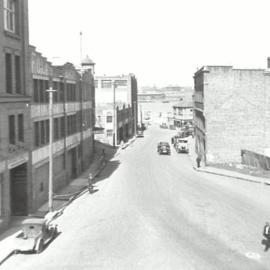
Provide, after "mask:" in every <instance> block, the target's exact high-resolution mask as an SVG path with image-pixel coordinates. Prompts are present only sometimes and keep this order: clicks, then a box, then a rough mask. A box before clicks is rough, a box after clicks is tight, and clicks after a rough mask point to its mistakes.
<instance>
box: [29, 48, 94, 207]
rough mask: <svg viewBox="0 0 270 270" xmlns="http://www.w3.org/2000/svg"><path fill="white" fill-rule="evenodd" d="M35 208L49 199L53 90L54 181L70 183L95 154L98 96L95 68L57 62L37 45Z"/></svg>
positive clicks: (33, 117)
mask: <svg viewBox="0 0 270 270" xmlns="http://www.w3.org/2000/svg"><path fill="white" fill-rule="evenodd" d="M30 49H31V53H30V55H31V56H30V59H31V70H32V87H31V89H32V92H31V96H32V104H31V124H32V135H33V143H32V159H31V165H32V176H33V177H32V184H31V187H32V196H31V197H32V200H31V201H32V210H36V209H37V208H38V207H39V206H41V205H42V204H43V203H44V202H46V201H47V199H48V178H49V115H48V112H49V104H48V103H49V98H48V92H46V90H47V89H49V87H50V86H52V88H53V89H54V90H56V91H55V92H54V93H53V140H54V141H53V155H54V157H53V159H54V160H53V165H54V169H53V184H54V191H57V189H59V188H61V187H63V186H65V185H66V184H67V183H68V182H69V180H70V179H73V178H75V177H76V176H78V175H79V174H80V173H81V171H82V170H84V169H85V168H87V166H89V164H90V162H91V159H92V157H93V154H94V135H93V128H94V124H95V106H94V104H95V100H94V98H95V96H94V93H95V91H94V79H93V75H92V72H91V70H88V69H87V68H85V67H83V69H82V70H79V71H78V70H76V69H75V67H74V66H73V65H72V64H70V63H66V64H64V65H62V66H53V65H52V64H51V63H50V62H48V61H47V59H46V58H45V57H43V56H42V55H41V54H40V53H38V52H36V50H35V48H34V47H31V48H30Z"/></svg>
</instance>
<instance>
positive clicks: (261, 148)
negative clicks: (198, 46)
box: [194, 66, 270, 164]
mask: <svg viewBox="0 0 270 270" xmlns="http://www.w3.org/2000/svg"><path fill="white" fill-rule="evenodd" d="M194 83H195V94H194V101H195V108H194V123H195V145H196V151H197V153H200V154H202V157H203V159H204V160H205V161H206V163H208V164H209V163H227V162H232V163H233V162H235V163H237V162H240V161H241V150H243V149H245V150H250V151H254V152H257V153H261V154H266V153H269V148H270V126H269V125H268V123H269V121H270V109H269V108H270V73H269V70H264V69H233V68H232V67H231V66H204V67H202V68H201V69H200V70H198V71H197V72H196V73H195V75H194Z"/></svg>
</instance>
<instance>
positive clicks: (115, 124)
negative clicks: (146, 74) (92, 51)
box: [95, 74, 138, 145]
mask: <svg viewBox="0 0 270 270" xmlns="http://www.w3.org/2000/svg"><path fill="white" fill-rule="evenodd" d="M95 87H96V126H97V127H101V128H104V130H103V131H102V132H101V133H100V134H96V136H95V138H96V139H97V140H99V141H101V142H104V143H108V144H111V145H114V144H115V145H117V144H120V142H121V141H126V140H128V139H129V138H130V137H132V136H133V135H135V130H136V125H137V114H138V112H137V111H138V109H137V105H138V104H137V79H136V77H135V76H134V75H133V74H129V75H122V76H95Z"/></svg>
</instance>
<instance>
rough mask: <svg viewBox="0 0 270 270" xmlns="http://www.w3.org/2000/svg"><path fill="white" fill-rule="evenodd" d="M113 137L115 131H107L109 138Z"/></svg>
mask: <svg viewBox="0 0 270 270" xmlns="http://www.w3.org/2000/svg"><path fill="white" fill-rule="evenodd" d="M112 135H113V130H112V129H107V137H112Z"/></svg>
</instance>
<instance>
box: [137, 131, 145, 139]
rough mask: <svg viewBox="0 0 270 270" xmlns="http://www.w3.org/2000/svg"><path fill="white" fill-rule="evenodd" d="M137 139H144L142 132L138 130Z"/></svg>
mask: <svg viewBox="0 0 270 270" xmlns="http://www.w3.org/2000/svg"><path fill="white" fill-rule="evenodd" d="M137 137H138V138H140V137H144V135H143V130H138V131H137Z"/></svg>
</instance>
